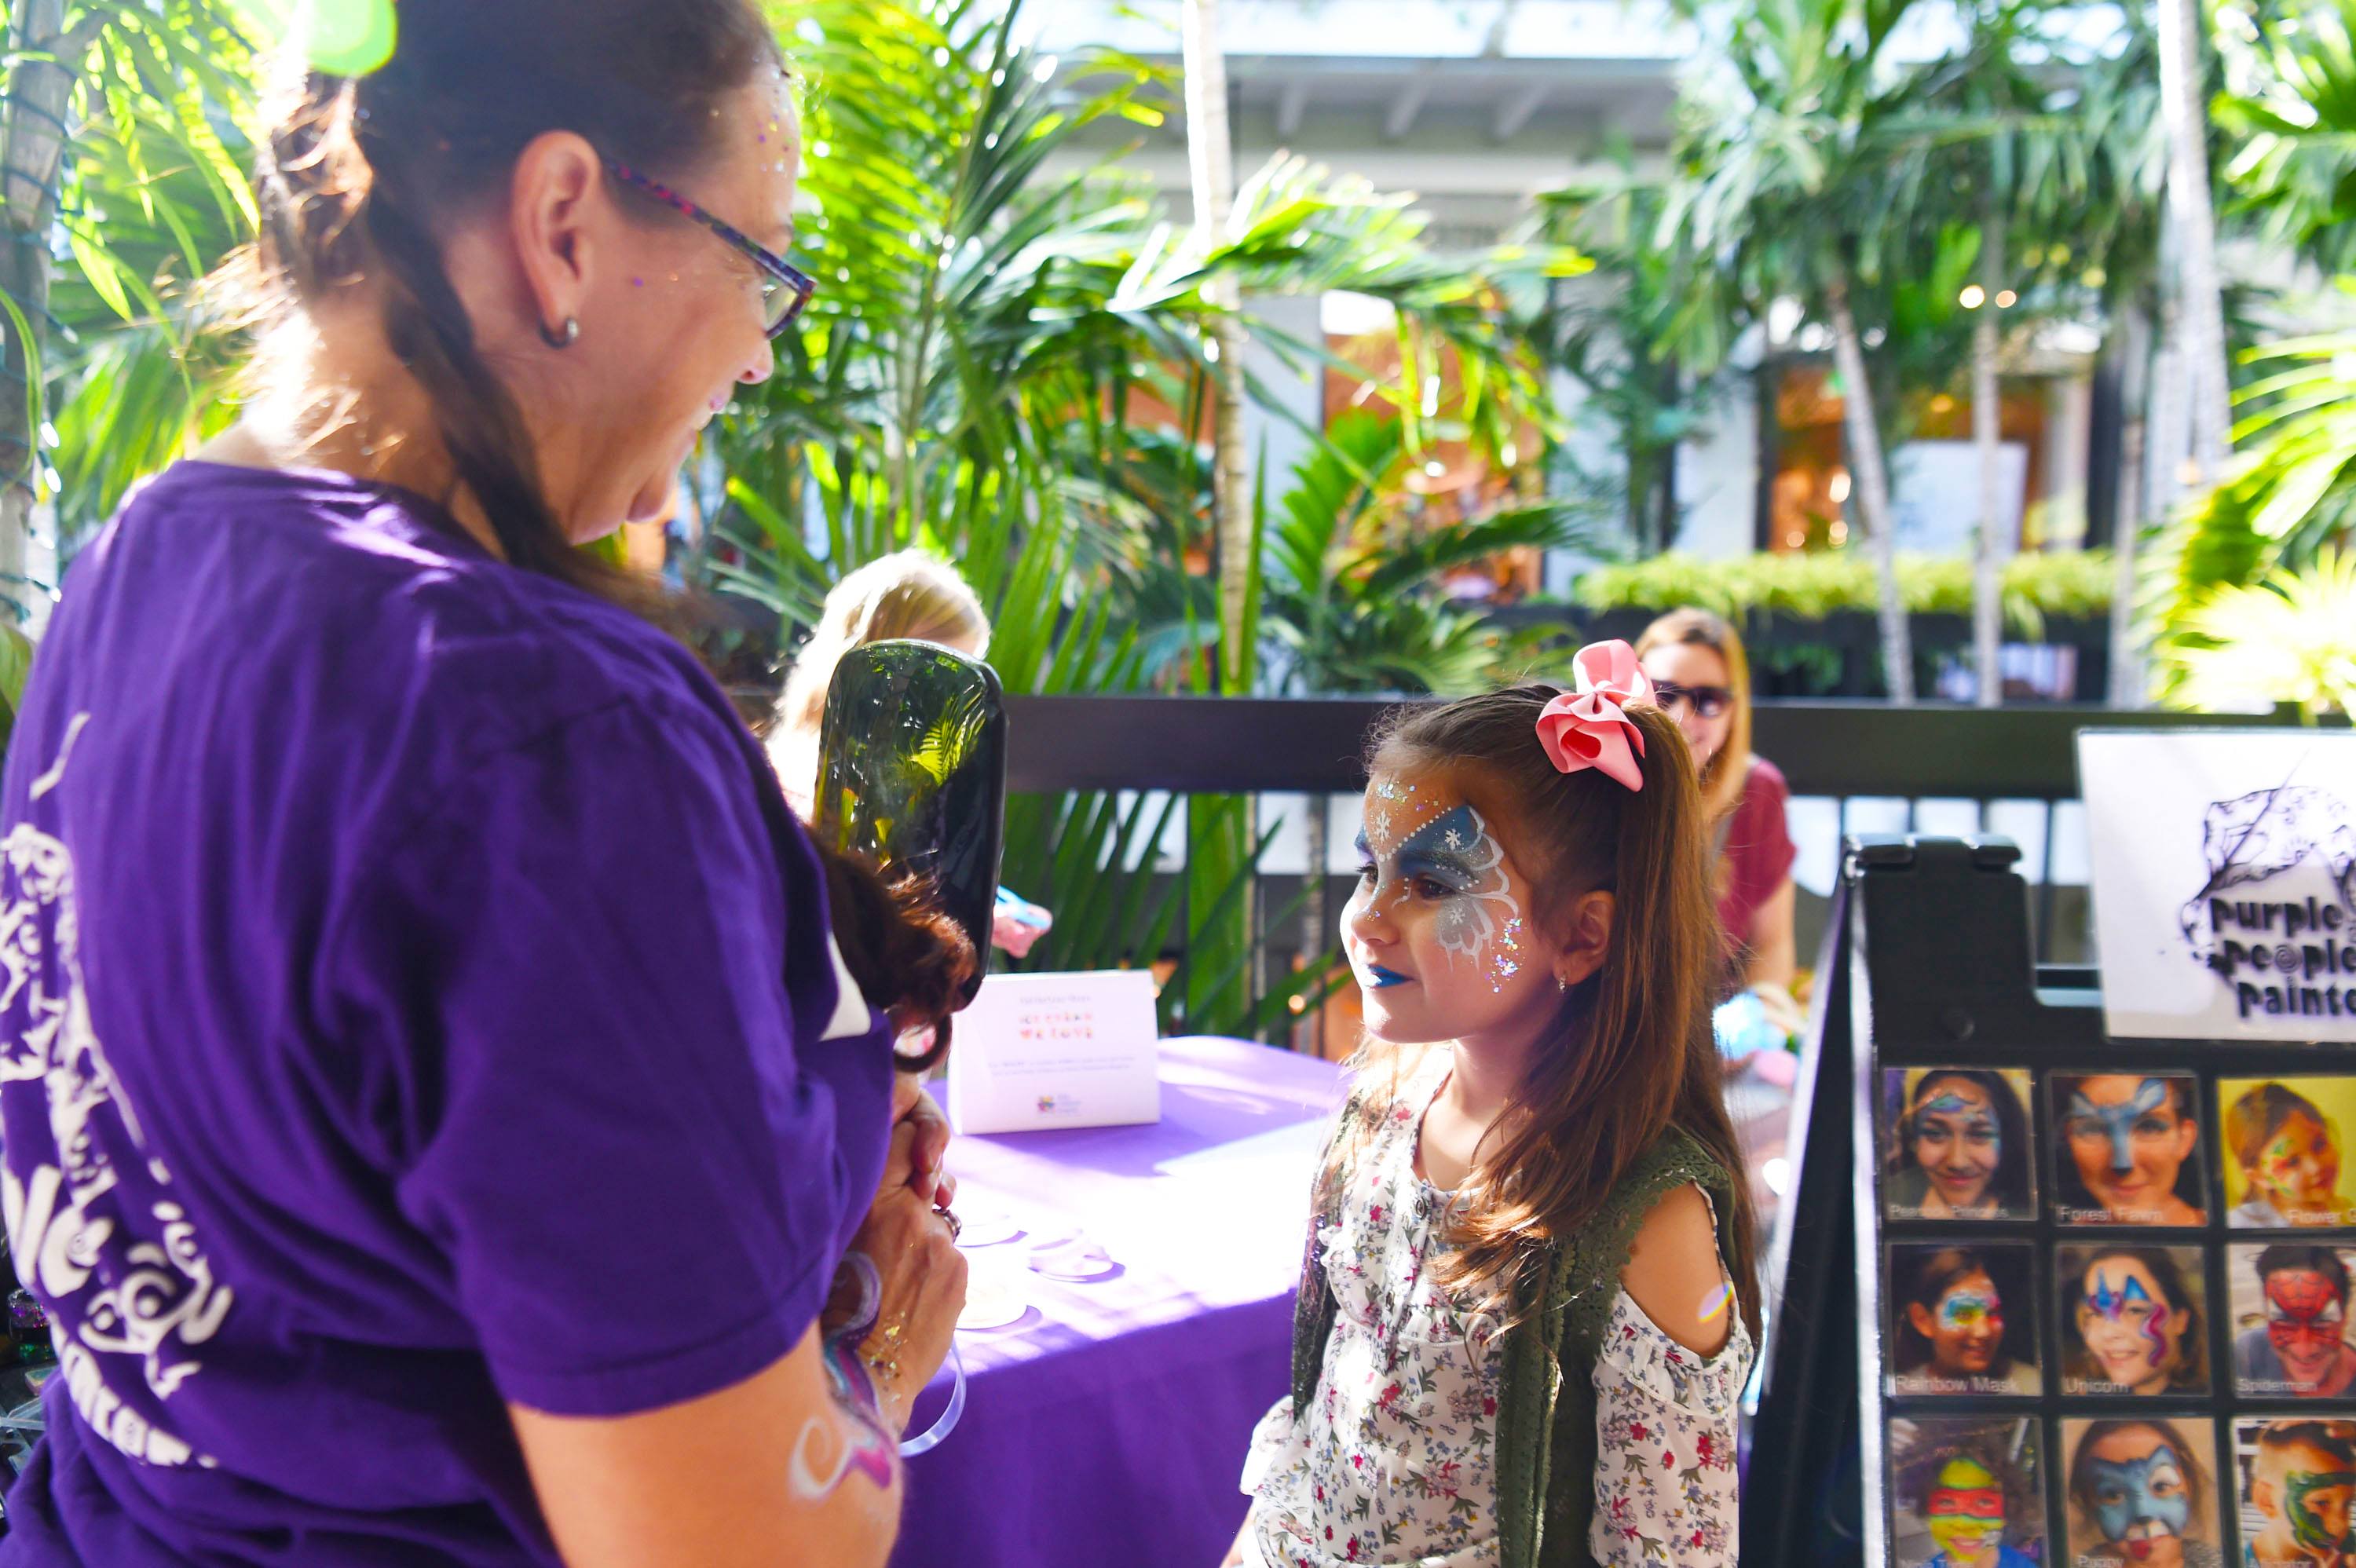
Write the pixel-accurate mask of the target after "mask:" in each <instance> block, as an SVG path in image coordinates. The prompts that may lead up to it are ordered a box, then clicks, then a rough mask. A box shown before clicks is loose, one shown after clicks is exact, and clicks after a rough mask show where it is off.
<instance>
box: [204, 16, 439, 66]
mask: <svg viewBox="0 0 2356 1568" xmlns="http://www.w3.org/2000/svg"><path fill="white" fill-rule="evenodd" d="M239 5H241V8H242V9H243V10H244V11H245V13H246V15H247V16H250V17H252V20H253V23H254V25H255V27H257V28H258V29H259V30H260V31H261V32H262V34H263V35H264V36H265V37H269V38H271V39H273V41H284V40H286V39H288V38H294V39H297V40H299V41H300V42H301V44H302V46H303V49H304V52H305V55H306V56H307V57H308V59H309V61H310V65H311V69H314V70H318V71H325V72H326V73H327V75H329V76H366V75H368V74H369V72H370V71H372V70H376V69H380V68H381V67H382V66H383V65H384V63H385V61H387V60H389V59H391V58H392V46H393V43H394V41H395V39H396V38H398V37H399V36H400V32H401V26H400V22H399V19H398V17H397V15H396V13H395V11H394V9H393V0H239Z"/></svg>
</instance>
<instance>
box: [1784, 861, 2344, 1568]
mask: <svg viewBox="0 0 2356 1568" xmlns="http://www.w3.org/2000/svg"><path fill="white" fill-rule="evenodd" d="M1848 859H1849V869H1848V873H1847V876H1848V894H1849V897H1848V908H1847V913H1848V921H1849V926H1848V933H1847V936H1848V955H1847V960H1848V965H1849V976H1848V978H1849V998H1848V999H1849V1003H1850V1009H1851V1011H1850V1018H1849V1019H1848V1024H1849V1029H1848V1031H1847V1032H1848V1044H1849V1050H1848V1052H1847V1055H1848V1058H1849V1067H1850V1082H1849V1085H1848V1087H1849V1109H1850V1114H1851V1125H1850V1128H1849V1135H1850V1136H1849V1140H1848V1141H1849V1156H1850V1162H1849V1172H1850V1178H1851V1181H1850V1191H1851V1209H1852V1212H1851V1224H1852V1227H1853V1232H1852V1233H1853V1237H1854V1261H1855V1279H1856V1285H1857V1288H1856V1296H1855V1302H1854V1305H1855V1308H1856V1324H1857V1328H1856V1330H1855V1343H1856V1373H1855V1383H1854V1387H1855V1390H1856V1397H1857V1400H1858V1407H1857V1408H1858V1469H1859V1472H1860V1475H1861V1479H1862V1487H1861V1491H1862V1494H1863V1498H1862V1501H1863V1508H1862V1510H1861V1513H1862V1518H1861V1521H1860V1522H1861V1524H1862V1527H1863V1531H1862V1532H1863V1537H1864V1539H1863V1541H1862V1546H1863V1552H1862V1559H1863V1561H1864V1562H1865V1563H1868V1564H1869V1565H1872V1568H2023V1565H2026V1564H2038V1565H2048V1564H2066V1565H2069V1568H2130V1565H2139V1564H2157V1565H2159V1568H2170V1565H2173V1564H2179V1563H2182V1564H2189V1565H2190V1568H2214V1565H2219V1564H2222V1563H2229V1562H2230V1563H2251V1562H2254V1563H2262V1564H2267V1565H2269V1568H2271V1565H2273V1564H2277V1563H2279V1564H2286V1565H2287V1564H2301V1565H2305V1564H2319V1563H2331V1564H2343V1563H2349V1562H2351V1561H2356V1555H2351V1554H2356V1298H2351V1275H2356V1159H2349V1160H2347V1161H2346V1168H2343V1157H2345V1156H2347V1155H2349V1154H2350V1153H2351V1151H2350V1150H2349V1148H2348V1145H2347V1139H2348V1138H2349V1136H2351V1134H2356V1044H2351V1043H2347V1042H2330V1041H2282V1040H2265V1041H2246V1040H2242V1041H2231V1042H2228V1041H2222V1040H2182V1039H2177V1040H2170V1039H2151V1038H2115V1037H2113V1036H2111V1035H2110V1034H2108V1033H2106V1032H2105V1029H2104V1008H2103V1006H2102V997H2101V995H2100V992H2099V990H2098V989H2097V988H2096V987H2095V986H2094V981H2093V976H2091V975H2084V974H2080V975H2076V976H2055V975H2052V974H2050V973H2049V975H2048V976H2046V978H2047V980H2048V981H2049V984H2048V985H2047V986H2045V987H2040V986H2039V984H2038V976H2037V974H2036V972H2035V970H2034V969H2033V966H2032V964H2031V960H2030V947H2029V920H2028V907H2029V905H2028V894H2029V890H2028V888H2027V886H2026V884H2025V882H2024V881H2023V880H2022V879H2021V878H2020V877H2019V875H2018V874H2017V872H2016V871H2015V869H2014V861H2015V860H2016V859H2017V851H2016V850H2015V849H2014V848H2012V846H2010V845H2009V844H2007V843H2004V842H2002V841H1997V840H1984V841H1963V840H1954V839H1945V840H1941V839H1885V840H1860V841H1857V842H1855V843H1854V844H1853V845H1852V847H1851V849H1850V854H1849V857H1848ZM2098 897H2099V890H2098ZM2056 979H2062V980H2071V981H2074V982H2075V983H2074V984H2072V985H2065V986H2055V985H2052V984H2051V983H2050V982H2051V981H2053V980H2056ZM1824 1087H1825V1086H1824V1085H1822V1084H1820V1085H1819V1093H1822V1092H1824ZM1821 1114H1822V1113H1821V1112H1820V1113H1819V1115H1821ZM1822 1305H1824V1304H1819V1306H1820V1307H1821V1306H1822ZM1761 1440H1762V1442H1764V1441H1766V1440H1768V1435H1767V1434H1766V1433H1764V1432H1762V1434H1761Z"/></svg>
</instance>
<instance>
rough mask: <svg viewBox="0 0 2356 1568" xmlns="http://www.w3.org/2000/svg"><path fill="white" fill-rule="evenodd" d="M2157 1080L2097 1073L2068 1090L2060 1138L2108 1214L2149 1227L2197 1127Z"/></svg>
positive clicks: (2171, 1192)
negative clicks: (2182, 1112) (2070, 1090)
mask: <svg viewBox="0 0 2356 1568" xmlns="http://www.w3.org/2000/svg"><path fill="white" fill-rule="evenodd" d="M2061 1135H2062V1139H2063V1142H2064V1143H2065V1144H2066V1145H2067V1147H2068V1148H2069V1151H2070V1158H2071V1160H2072V1163H2073V1164H2075V1165H2076V1166H2077V1168H2078V1179H2080V1180H2081V1181H2083V1182H2084V1183H2085V1184H2086V1190H2087V1191H2089V1192H2091V1193H2093V1194H2094V1200H2095V1201H2096V1202H2097V1203H2100V1204H2101V1205H2102V1206H2103V1207H2104V1209H2105V1210H2106V1211H2109V1214H2110V1217H2111V1218H2112V1219H2114V1220H2116V1221H2121V1222H2123V1223H2126V1224H2149V1223H2152V1222H2153V1221H2157V1220H2158V1218H2159V1216H2160V1213H2161V1211H2162V1210H2163V1209H2164V1208H2165V1207H2166V1205H2167V1204H2168V1203H2169V1200H2171V1199H2172V1198H2173V1197H2174V1196H2175V1192H2176V1178H2177V1173H2178V1172H2179V1170H2181V1169H2182V1168H2183V1166H2184V1162H2185V1160H2186V1159H2188V1158H2190V1157H2191V1154H2192V1145H2193V1143H2194V1141H2195V1140H2196V1139H2197V1138H2199V1136H2201V1125H2200V1124H2199V1123H2198V1122H2195V1121H2194V1120H2193V1119H2192V1118H2191V1117H2190V1116H2187V1115H2182V1114H2181V1113H2180V1111H2179V1100H2178V1098H2177V1093H2176V1091H2175V1090H2174V1089H2173V1088H2171V1086H2170V1084H2169V1082H2168V1081H2167V1080H2165V1079H2160V1078H2133V1077H2127V1076H2124V1075H2119V1074H2100V1075H2097V1076H2094V1077H2091V1078H2083V1079H2080V1080H2079V1081H2078V1085H2077V1087H2076V1088H2075V1089H2073V1090H2072V1092H2071V1094H2070V1099H2069V1104H2068V1107H2067V1109H2066V1110H2065V1111H2064V1112H2063V1115H2062V1123H2061Z"/></svg>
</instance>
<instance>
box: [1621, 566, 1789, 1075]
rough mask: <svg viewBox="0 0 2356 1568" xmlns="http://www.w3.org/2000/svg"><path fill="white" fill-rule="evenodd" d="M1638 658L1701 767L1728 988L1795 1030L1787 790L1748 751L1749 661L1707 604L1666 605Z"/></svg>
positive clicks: (1770, 767) (1761, 760)
mask: <svg viewBox="0 0 2356 1568" xmlns="http://www.w3.org/2000/svg"><path fill="white" fill-rule="evenodd" d="M1636 656H1637V658H1638V659H1639V660H1641V661H1642V662H1643V664H1644V673H1645V674H1646V675H1648V676H1650V677H1652V680H1653V690H1654V693H1655V697H1656V698H1657V699H1658V700H1659V702H1660V705H1661V708H1662V709H1663V710H1664V711H1665V712H1666V713H1667V714H1668V715H1669V716H1670V717H1671V718H1673V719H1675V720H1676V721H1677V728H1678V729H1679V730H1681V731H1684V733H1685V738H1686V743H1687V745H1689V746H1691V747H1692V748H1693V754H1694V762H1695V763H1696V764H1697V766H1698V767H1699V768H1700V769H1701V791H1702V804H1703V805H1704V806H1705V807H1706V808H1707V810H1708V813H1709V816H1710V820H1711V823H1712V825H1713V826H1712V829H1711V842H1712V843H1713V845H1715V847H1716V849H1717V858H1718V864H1717V877H1718V920H1719V929H1720V931H1721V933H1723V935H1724V937H1725V942H1726V952H1727V958H1728V964H1729V966H1730V971H1731V975H1730V979H1731V984H1730V987H1729V989H1730V990H1733V991H1741V990H1751V991H1754V992H1757V993H1758V994H1759V997H1760V999H1761V1000H1762V1002H1763V1003H1765V1004H1766V1007H1767V1012H1768V1016H1769V1017H1770V1018H1771V1019H1774V1020H1775V1021H1777V1022H1778V1023H1781V1024H1782V1025H1783V1027H1785V1028H1786V1029H1798V1028H1799V1026H1800V1021H1801V1020H1800V1013H1799V1008H1797V1007H1796V1006H1795V1005H1794V1003H1793V1001H1792V977H1793V975H1794V970H1795V967H1796V965H1797V962H1798V958H1797V955H1796V954H1795V952H1794V944H1793V937H1792V909H1793V902H1794V897H1795V896H1796V895H1795V893H1794V887H1793V882H1792V862H1793V860H1794V858H1795V857H1796V856H1797V854H1798V851H1797V850H1796V849H1794V848H1793V845H1792V835H1791V832H1790V829H1789V828H1788V827H1786V826H1785V823H1784V817H1783V811H1784V806H1785V805H1786V803H1787V802H1788V801H1789V800H1790V798H1791V791H1790V789H1789V788H1788V787H1787V786H1786V785H1785V784H1784V783H1783V773H1780V772H1778V771H1777V769H1776V767H1775V764H1774V763H1771V762H1769V761H1768V760H1767V759H1766V758H1764V757H1761V756H1754V755H1753V754H1752V753H1751V666H1750V663H1749V661H1748V660H1746V659H1745V658H1744V657H1743V654H1742V639H1741V638H1740V637H1739V636H1738V635H1735V631H1734V628H1733V627H1732V626H1730V625H1729V624H1727V623H1726V622H1725V621H1724V620H1722V619H1720V618H1719V616H1717V615H1713V614H1711V613H1709V612H1708V611H1707V610H1695V609H1685V610H1672V611H1671V612H1669V613H1667V614H1665V615H1664V616H1662V617H1661V618H1660V619H1659V620H1657V621H1655V622H1654V623H1653V624H1651V625H1650V626H1648V627H1646V628H1645V629H1644V635H1643V636H1642V637H1641V638H1639V639H1638V640H1637V643H1636Z"/></svg>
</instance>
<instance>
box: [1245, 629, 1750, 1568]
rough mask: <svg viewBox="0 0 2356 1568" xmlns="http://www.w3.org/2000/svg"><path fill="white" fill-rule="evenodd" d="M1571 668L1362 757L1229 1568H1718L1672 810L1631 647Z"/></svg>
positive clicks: (1690, 785) (1694, 999)
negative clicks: (1304, 1189)
mask: <svg viewBox="0 0 2356 1568" xmlns="http://www.w3.org/2000/svg"><path fill="white" fill-rule="evenodd" d="M1576 669H1577V672H1578V690H1577V691H1576V692H1575V693H1565V692H1562V691H1560V690H1559V689H1558V688H1554V687H1550V686H1533V687H1523V688H1517V689H1515V690H1510V691H1500V692H1492V693H1489V694H1487V695H1484V696H1481V697H1473V698H1468V699H1463V700H1462V701H1458V702H1452V703H1449V704H1447V705H1445V706H1442V707H1439V708H1432V709H1408V710H1406V711H1404V712H1403V713H1402V714H1401V715H1400V716H1399V717H1398V719H1397V720H1395V721H1394V722H1393V723H1392V724H1391V726H1390V727H1389V728H1388V729H1387V731H1386V732H1385V733H1384V734H1383V735H1382V736H1381V737H1380V739H1379V740H1378V741H1377V742H1376V746H1375V750H1374V753H1373V756H1372V758H1371V765H1370V772H1371V773H1372V782H1371V783H1370V784H1369V785H1368V787H1367V790H1366V801H1365V805H1366V827H1365V836H1364V840H1363V842H1362V844H1361V846H1360V849H1361V855H1362V858H1363V860H1364V862H1365V863H1364V867H1363V869H1362V872H1361V877H1360V881H1359V886H1358V891H1357V892H1356V893H1355V895H1354V896H1353V898H1352V899H1351V901H1350V905H1349V908H1348V910H1347V911H1346V912H1345V913H1344V922H1343V931H1344V940H1345V946H1346V948H1347V951H1348V955H1349V958H1350V961H1351V964H1352V966H1353V968H1354V969H1355V972H1356V975H1357V979H1358V984H1359V987H1360V989H1361V993H1362V995H1363V997H1364V999H1365V1018H1366V1025H1367V1029H1368V1031H1369V1033H1370V1035H1371V1036H1372V1039H1371V1040H1369V1042H1368V1045H1367V1049H1366V1051H1365V1052H1364V1053H1363V1056H1362V1061H1361V1063H1360V1071H1359V1074H1358V1079H1357V1083H1356V1087H1355V1092H1354V1093H1353V1095H1352V1098H1351V1100H1350V1103H1349V1104H1348V1105H1347V1106H1346V1107H1345V1109H1344V1112H1343V1114H1342V1117H1341V1121H1340V1125H1339V1126H1338V1127H1337V1129H1336V1132H1335V1134H1334V1136H1333V1142H1332V1144H1331V1146H1330V1147H1329V1150H1328V1153H1327V1155H1326V1157H1325V1160H1324V1163H1323V1168H1322V1170H1321V1173H1320V1175H1319V1178H1318V1180H1317V1183H1316V1187H1315V1191H1314V1195H1313V1201H1314V1209H1315V1213H1314V1218H1313V1221H1312V1232H1311V1240H1310V1251H1309V1255H1308V1260H1307V1268H1306V1270H1305V1273H1304V1277H1303V1279H1302V1282H1301V1298H1300V1304H1299V1309H1298V1313H1297V1317H1296V1325H1295V1333H1294V1352H1293V1378H1292V1382H1293V1394H1292V1396H1291V1397H1290V1398H1288V1399H1286V1400H1283V1401H1281V1402H1280V1403H1278V1404H1277V1406H1276V1407H1275V1408H1274V1409H1273V1410H1271V1411H1270V1412H1269V1414H1268V1416H1267V1417H1266V1418H1265V1419H1264V1420H1263V1421H1262V1422H1261V1423H1260V1425H1259V1428H1258V1431H1257V1432H1256V1433H1255V1434H1254V1435H1253V1440H1252V1448H1251V1455H1250V1457H1249V1460H1248V1464H1247V1467H1246V1469H1245V1475H1244V1489H1245V1490H1246V1491H1248V1492H1249V1493H1250V1494H1251V1495H1252V1499H1253V1500H1252V1505H1251V1510H1250V1514H1249V1517H1248V1519H1247V1520H1246V1521H1245V1525H1244V1529H1243V1531H1242V1533H1241V1535H1240V1536H1239V1537H1238V1538H1237V1542H1236V1547H1235V1550H1234V1551H1233V1552H1231V1553H1230V1555H1229V1558H1228V1561H1229V1562H1230V1563H1244V1564H1251V1565H1254V1568H1333V1565H1338V1564H1343V1563H1389V1564H1408V1563H1413V1564H1419V1565H1421V1568H1493V1565H1494V1568H1555V1565H1557V1564H1580V1565H1584V1564H1589V1563H1601V1564H1621V1563H1629V1564H1635V1563H1646V1564H1655V1565H1657V1564H1662V1563H1668V1564H1676V1565H1684V1568H1691V1565H1698V1564H1723V1563H1732V1562H1733V1561H1734V1558H1735V1551H1736V1544H1737V1543H1736V1531H1735V1485H1736V1483H1735V1420H1736V1398H1737V1395H1738V1394H1739V1392H1740V1389H1741V1387H1742V1383H1743V1380H1744V1378H1745V1377H1746V1376H1747V1375H1748V1373H1749V1371H1750V1365H1751V1347H1752V1342H1753V1337H1754V1336H1755V1334H1756V1333H1757V1330H1758V1306H1757V1301H1756V1297H1755V1292H1754V1290H1753V1288H1752V1247H1753V1242H1752V1234H1751V1230H1752V1226H1751V1211H1750V1208H1749V1205H1748V1200H1747V1198H1746V1196H1745V1193H1744V1189H1743V1186H1742V1184H1741V1183H1740V1181H1738V1180H1737V1179H1735V1175H1734V1173H1735V1172H1736V1171H1737V1170H1738V1169H1739V1168H1740V1164H1739V1156H1738V1153H1737V1150H1736V1147H1735V1142H1734V1136H1733V1133H1732V1131H1731V1129H1730V1126H1729V1125H1728V1121H1727V1116H1726V1111H1725V1108H1724V1106H1723V1104H1721V1102H1720V1099H1719V1082H1720V1079H1721V1077H1722V1073H1721V1072H1720V1069H1719V1061H1718V1056H1717V1047H1716V1045H1715V1043H1714V1042H1713V1040H1712V1038H1711V1033H1710V1025H1709V1004H1710V1000H1711V997H1710V987H1711V981H1712V976H1713V975H1714V974H1715V970H1716V965H1717V964H1718V962H1719V942H1718V933H1717V929H1716V924H1715V922H1714V920H1713V917H1712V911H1711V907H1710V889H1709V879H1708V871H1707V869H1706V867H1705V863H1704V862H1705V856H1706V852H1707V844H1706V842H1705V835H1704V830H1703V817H1702V808H1701V801H1700V796H1699V794H1698V791H1697V786H1696V784H1695V779H1694V769H1693V763H1692V761H1691V758H1690V756H1689V755H1688V753H1687V748H1686V745H1685V743H1684V741H1682V740H1681V739H1680V737H1679V735H1678V733H1677V729H1676V725H1675V724H1674V723H1673V722H1671V721H1670V720H1668V719H1667V718H1666V717H1665V715H1663V714H1662V713H1661V711H1660V710H1659V709H1657V708H1656V707H1655V706H1653V705H1652V703H1651V701H1650V694H1651V688H1650V686H1649V683H1648V682H1647V681H1646V680H1645V678H1644V675H1643V673H1642V671H1641V670H1640V669H1639V668H1638V667H1637V664H1636V660H1635V656H1634V655H1633V653H1632V652H1631V651H1630V649H1629V648H1628V646H1627V645H1626V644H1624V643H1607V644H1600V645H1594V646H1590V647H1589V648H1586V649H1584V650H1582V651H1581V652H1580V655H1579V657H1578V659H1577V660H1576Z"/></svg>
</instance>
